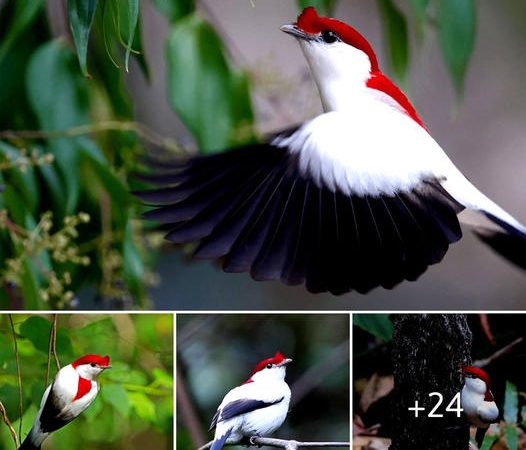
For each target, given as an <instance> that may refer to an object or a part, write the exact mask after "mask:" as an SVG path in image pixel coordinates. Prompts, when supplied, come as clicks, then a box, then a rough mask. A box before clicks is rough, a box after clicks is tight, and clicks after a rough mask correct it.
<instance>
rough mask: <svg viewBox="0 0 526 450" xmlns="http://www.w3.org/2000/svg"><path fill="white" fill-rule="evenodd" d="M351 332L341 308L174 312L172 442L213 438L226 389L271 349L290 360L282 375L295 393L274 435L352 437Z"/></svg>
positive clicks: (193, 444) (184, 445)
mask: <svg viewBox="0 0 526 450" xmlns="http://www.w3.org/2000/svg"><path fill="white" fill-rule="evenodd" d="M349 332H350V324H349V316H348V315H343V314H339V315H338V314H302V315H299V314H237V315H236V314H221V315H218V314H214V315H211V314H179V315H178V316H177V358H178V364H177V448H178V449H181V450H183V449H192V448H198V447H199V446H201V445H203V444H204V443H206V442H208V441H210V440H211V439H212V438H213V434H212V432H208V431H207V430H208V427H209V426H210V421H211V420H212V416H213V415H214V413H215V411H216V409H217V407H218V406H219V404H220V403H221V400H222V399H223V397H224V396H225V394H226V393H227V392H228V391H229V390H230V389H232V388H233V387H235V386H238V385H240V384H242V383H243V382H245V381H246V380H247V379H248V378H249V376H250V374H251V372H252V370H253V368H254V367H255V366H256V364H257V363H258V362H259V361H261V360H262V359H266V358H268V357H271V356H273V355H274V354H275V353H276V351H280V352H282V353H283V354H284V355H285V356H286V357H288V358H292V359H293V362H292V363H291V364H290V365H289V366H288V368H287V376H286V381H287V383H288V385H289V386H290V388H291V391H292V398H291V405H290V412H289V414H288V416H287V419H286V420H285V423H284V424H283V425H282V426H281V427H280V428H279V430H277V431H276V432H275V433H274V435H273V436H274V437H278V438H283V439H295V440H298V441H349V438H350V428H349V427H350V415H349V406H350V397H349V388H350V373H349V357H350V347H349ZM236 448H238V447H236ZM239 448H241V447H239Z"/></svg>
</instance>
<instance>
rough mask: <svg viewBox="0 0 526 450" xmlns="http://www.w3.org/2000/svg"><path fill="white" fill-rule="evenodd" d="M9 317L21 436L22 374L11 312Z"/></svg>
mask: <svg viewBox="0 0 526 450" xmlns="http://www.w3.org/2000/svg"><path fill="white" fill-rule="evenodd" d="M8 317H9V323H10V324H11V332H12V333H13V342H14V346H15V361H16V374H17V379H18V409H19V413H20V423H19V424H18V435H19V436H22V417H23V412H24V408H23V405H22V401H23V400H22V376H21V374H20V358H19V356H18V342H17V340H16V332H15V325H14V323H13V316H12V314H8Z"/></svg>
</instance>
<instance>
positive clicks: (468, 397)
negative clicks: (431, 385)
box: [460, 366, 499, 448]
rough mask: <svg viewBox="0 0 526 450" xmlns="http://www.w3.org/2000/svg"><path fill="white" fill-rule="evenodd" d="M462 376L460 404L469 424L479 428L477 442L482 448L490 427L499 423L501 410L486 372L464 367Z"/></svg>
mask: <svg viewBox="0 0 526 450" xmlns="http://www.w3.org/2000/svg"><path fill="white" fill-rule="evenodd" d="M462 374H463V375H464V377H465V381H464V387H463V388H462V393H461V398H460V403H461V405H462V409H463V410H464V414H465V415H466V417H467V419H468V422H469V423H470V424H471V425H473V426H475V427H477V432H476V435H475V441H476V442H477V445H478V446H479V448H480V447H481V446H482V441H483V440H484V435H485V434H486V431H487V430H488V427H489V426H490V424H492V423H495V422H497V421H498V417H499V408H497V405H496V403H495V400H494V399H493V394H492V393H491V390H490V380H489V376H488V374H487V373H486V372H485V371H484V370H482V369H480V368H479V367H471V366H464V367H462Z"/></svg>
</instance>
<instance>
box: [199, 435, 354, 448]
mask: <svg viewBox="0 0 526 450" xmlns="http://www.w3.org/2000/svg"><path fill="white" fill-rule="evenodd" d="M212 442H213V441H210V442H208V443H207V444H205V445H203V446H202V447H199V449H198V450H206V449H208V448H210V447H211V446H212ZM227 445H239V443H231V444H225V447H226V446H227ZM262 445H266V446H267V447H275V448H284V449H285V450H297V449H299V448H321V447H346V448H350V446H351V443H350V442H301V441H295V440H293V439H292V440H287V439H273V438H265V437H257V436H252V437H251V438H250V439H249V444H248V446H257V447H261V446H262Z"/></svg>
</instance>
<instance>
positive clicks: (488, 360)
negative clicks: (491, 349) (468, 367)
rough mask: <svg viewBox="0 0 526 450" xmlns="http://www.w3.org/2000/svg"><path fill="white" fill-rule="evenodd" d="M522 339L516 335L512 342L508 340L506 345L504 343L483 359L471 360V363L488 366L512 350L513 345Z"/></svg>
mask: <svg viewBox="0 0 526 450" xmlns="http://www.w3.org/2000/svg"><path fill="white" fill-rule="evenodd" d="M522 341H524V338H523V337H518V338H517V339H515V340H514V341H513V342H510V343H509V344H508V345H505V346H504V347H502V348H501V349H500V350H497V351H496V352H495V353H493V354H492V355H490V356H488V357H487V358H484V359H478V360H477V361H474V362H473V365H474V366H476V367H486V366H489V365H490V364H491V363H492V362H493V361H495V360H496V359H498V358H500V357H501V356H504V355H506V354H507V353H509V352H511V351H512V350H513V347H515V346H517V345H519V344H520V343H521V342H522Z"/></svg>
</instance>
